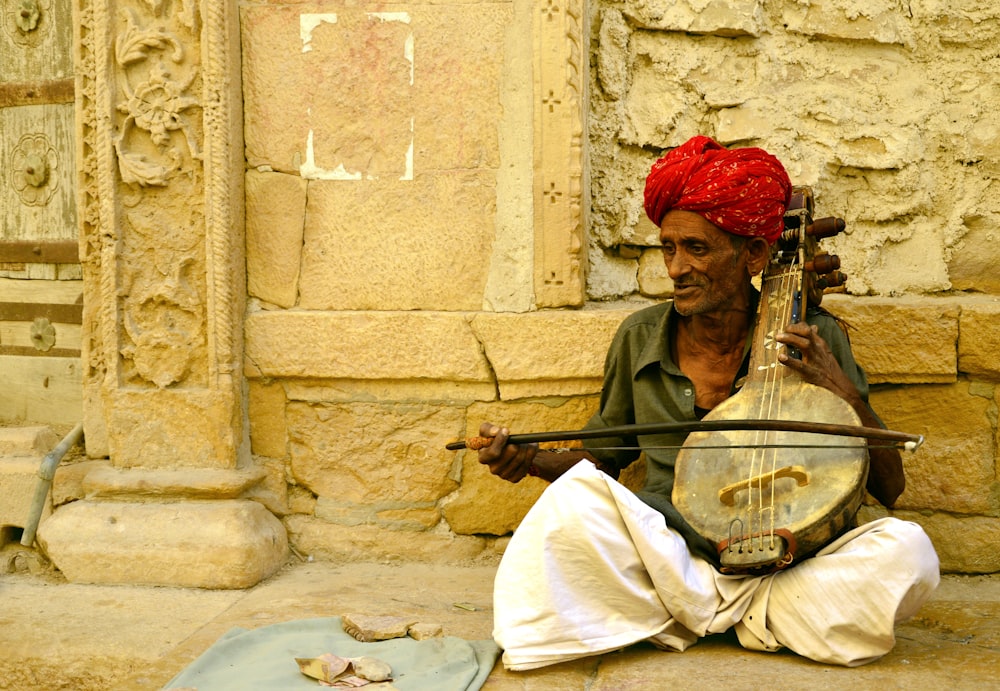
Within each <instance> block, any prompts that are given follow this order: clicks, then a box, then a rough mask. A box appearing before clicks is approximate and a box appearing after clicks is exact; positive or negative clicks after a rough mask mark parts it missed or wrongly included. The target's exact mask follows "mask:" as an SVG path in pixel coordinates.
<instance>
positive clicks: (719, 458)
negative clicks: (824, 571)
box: [672, 187, 868, 573]
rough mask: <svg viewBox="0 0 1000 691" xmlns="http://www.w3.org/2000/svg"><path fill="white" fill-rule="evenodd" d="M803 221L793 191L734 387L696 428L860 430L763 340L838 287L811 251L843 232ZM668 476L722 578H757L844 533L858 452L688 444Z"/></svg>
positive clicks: (742, 434) (799, 195)
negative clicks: (782, 424)
mask: <svg viewBox="0 0 1000 691" xmlns="http://www.w3.org/2000/svg"><path fill="white" fill-rule="evenodd" d="M812 213H813V198H812V193H811V191H810V190H809V189H808V188H804V187H797V188H795V190H794V192H793V199H792V203H791V204H790V205H789V211H788V212H786V214H785V232H784V234H783V235H782V237H781V238H780V239H779V240H778V242H777V243H775V245H774V246H773V248H772V252H771V257H770V260H769V262H768V265H767V267H766V268H765V270H764V273H763V275H762V277H761V296H760V302H759V305H758V309H757V321H756V325H755V327H754V332H753V336H752V345H751V351H750V365H749V370H748V374H747V378H746V381H745V383H744V384H743V386H742V388H741V389H740V390H739V391H738V392H737V393H736V394H734V395H733V396H731V397H730V398H728V399H726V400H725V401H723V402H722V403H720V404H719V405H718V406H716V407H715V408H713V409H712V410H711V411H709V413H708V414H707V415H706V416H705V418H704V420H705V421H706V422H711V421H724V420H727V419H758V420H762V421H763V420H772V421H774V420H798V421H806V422H814V423H823V424H834V425H843V426H849V427H850V426H856V427H860V426H861V420H860V419H859V418H858V415H857V413H856V412H855V411H854V409H853V408H852V407H851V406H850V405H849V404H848V403H847V402H846V401H845V400H843V399H842V398H841V397H840V396H838V395H836V394H835V393H833V392H831V391H829V390H827V389H824V388H822V387H819V386H815V385H813V384H810V383H808V382H806V381H804V380H803V379H802V378H801V377H800V376H799V375H798V373H796V372H795V371H793V370H792V369H791V368H788V367H784V366H782V365H781V364H780V363H779V361H778V355H779V354H780V353H781V352H783V351H784V350H785V349H786V346H785V345H784V344H781V343H778V342H777V341H775V340H774V335H775V334H776V333H777V332H779V331H782V330H784V328H785V326H786V325H787V324H790V323H794V322H799V321H801V320H803V319H804V318H805V313H806V308H807V306H808V305H810V304H812V305H818V304H819V302H820V301H821V300H822V295H823V289H824V288H825V287H828V286H830V285H838V284H840V283H842V282H843V280H844V278H845V277H844V276H843V274H841V273H840V272H839V268H840V263H839V259H837V258H836V257H835V256H832V255H828V254H822V253H819V252H817V241H818V240H819V239H820V238H821V237H829V236H830V235H834V234H836V233H838V232H840V231H841V230H843V228H844V222H843V221H842V220H840V219H833V218H830V219H821V220H819V221H815V222H814V221H813V218H812ZM789 354H790V355H791V356H792V357H795V356H797V353H794V352H790V353H789ZM790 447H794V448H790ZM674 472H675V477H674V488H673V495H672V501H673V504H674V506H675V507H676V508H677V510H678V511H679V512H680V514H681V515H682V516H683V517H684V518H685V520H687V521H688V523H689V524H690V525H691V527H692V528H694V530H695V531H696V532H697V533H698V534H700V535H701V536H702V537H704V538H706V539H707V540H709V541H710V542H712V543H713V544H715V545H716V547H717V549H718V551H719V559H720V561H721V564H722V570H723V571H724V572H733V573H766V572H769V571H774V570H777V569H780V568H784V567H785V566H787V565H788V564H790V563H792V561H793V560H795V559H801V558H803V557H806V556H808V555H810V554H812V553H813V552H815V551H816V550H818V549H820V548H821V547H822V546H823V545H825V544H827V543H828V542H830V541H831V540H832V539H833V538H834V537H836V536H837V535H838V534H839V533H841V532H842V531H843V530H844V529H845V528H847V527H848V526H849V525H850V524H851V522H852V520H853V518H854V515H855V514H856V513H857V510H858V508H859V507H860V505H861V500H862V498H863V496H864V488H865V481H866V478H867V474H868V447H867V442H866V441H865V439H863V438H861V437H843V438H840V439H838V440H837V441H836V442H834V441H833V440H832V439H831V438H830V437H825V438H824V437H822V436H820V435H815V434H802V433H798V432H788V431H773V430H767V429H759V430H755V431H729V430H726V431H704V432H694V433H692V434H690V435H689V436H688V438H687V440H686V441H685V443H684V445H683V447H682V448H681V450H680V451H679V453H678V455H677V460H676V465H675V469H674Z"/></svg>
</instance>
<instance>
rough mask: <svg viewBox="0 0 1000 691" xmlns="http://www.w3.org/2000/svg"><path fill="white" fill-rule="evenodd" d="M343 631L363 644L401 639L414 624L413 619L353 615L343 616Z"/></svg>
mask: <svg viewBox="0 0 1000 691" xmlns="http://www.w3.org/2000/svg"><path fill="white" fill-rule="evenodd" d="M343 623H344V631H346V632H347V633H349V634H350V635H351V636H353V637H354V638H355V639H357V640H359V641H362V642H363V643H371V642H372V641H386V640H389V639H392V638H402V637H403V636H405V635H406V633H407V631H409V629H410V626H412V625H413V624H415V623H416V621H414V620H413V619H405V618H403V617H393V616H387V615H373V614H355V613H347V614H344V615H343Z"/></svg>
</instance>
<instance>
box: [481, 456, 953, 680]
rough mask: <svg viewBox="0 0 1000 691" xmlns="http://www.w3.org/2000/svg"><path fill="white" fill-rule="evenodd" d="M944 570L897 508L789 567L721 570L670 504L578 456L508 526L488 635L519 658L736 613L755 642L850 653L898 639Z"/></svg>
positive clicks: (647, 635)
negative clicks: (695, 546)
mask: <svg viewBox="0 0 1000 691" xmlns="http://www.w3.org/2000/svg"><path fill="white" fill-rule="evenodd" d="M938 580H939V572H938V559H937V555H936V553H935V552H934V548H933V546H932V545H931V543H930V540H929V539H928V538H927V536H926V535H925V534H924V532H923V530H922V529H921V528H920V527H919V526H917V525H916V524H914V523H909V522H906V521H901V520H898V519H895V518H884V519H881V520H878V521H874V522H872V523H868V524H866V525H863V526H861V527H859V528H856V529H854V530H852V531H850V532H848V533H846V534H845V535H843V536H841V537H840V538H838V539H837V540H836V541H834V542H833V543H831V544H829V545H827V546H826V547H825V548H824V549H823V550H821V551H820V552H819V553H817V554H816V555H815V556H813V557H811V558H810V559H808V560H806V561H804V562H802V563H801V564H798V565H796V566H795V567H794V568H790V569H787V570H785V571H780V572H778V573H775V574H770V575H767V576H734V575H725V574H721V573H719V572H718V571H717V570H716V569H715V568H713V566H712V565H711V564H710V563H708V562H707V561H705V560H703V559H701V558H699V557H696V556H693V555H692V554H691V552H690V551H689V550H688V548H687V544H686V543H685V542H684V539H683V538H682V537H681V536H680V535H679V534H678V533H677V532H676V531H674V530H673V529H672V528H669V527H668V526H667V525H666V523H665V521H664V518H663V516H662V514H660V513H659V512H658V511H656V510H654V509H652V508H650V507H649V506H647V505H646V504H645V503H643V502H642V501H641V500H640V499H639V498H638V497H636V496H635V494H633V493H632V492H631V491H629V490H628V489H626V488H625V487H624V486H622V485H621V484H619V483H618V482H616V481H615V480H613V479H612V478H610V477H608V476H607V475H605V474H604V473H602V472H601V471H599V470H597V469H596V468H595V467H594V466H593V465H592V464H591V463H588V462H585V461H584V462H581V463H578V464H577V465H576V466H574V467H573V468H572V469H571V470H570V471H568V472H567V473H566V474H565V475H563V476H562V477H561V478H559V480H557V481H556V482H554V483H553V484H552V485H551V486H550V487H549V488H548V489H546V491H545V492H544V494H543V495H542V496H541V497H540V498H539V500H538V501H537V502H536V504H535V506H533V507H532V509H531V511H529V512H528V515H527V516H526V517H525V518H524V520H523V521H522V522H521V525H520V526H519V527H518V529H517V531H516V532H515V534H514V537H513V538H512V539H511V542H510V544H509V545H508V547H507V550H506V552H505V553H504V557H503V560H502V561H501V563H500V568H499V570H498V571H497V576H496V584H495V589H494V631H493V637H494V639H495V640H496V642H497V643H498V644H499V645H500V647H502V648H503V649H504V651H505V652H504V656H503V660H504V665H505V666H506V667H507V668H508V669H514V670H525V669H533V668H536V667H541V666H544V665H550V664H554V663H557V662H563V661H566V660H572V659H575V658H579V657H585V656H588V655H597V654H600V653H604V652H608V651H611V650H616V649H619V648H622V647H624V646H627V645H630V644H632V643H637V642H639V641H643V640H647V639H648V640H650V641H652V642H653V643H655V644H656V645H658V646H660V647H663V648H666V649H671V650H678V651H681V650H684V649H686V648H687V647H689V646H690V645H692V644H694V643H695V642H696V641H697V640H698V639H699V638H700V637H702V636H705V635H707V634H712V633H721V632H723V631H726V630H728V629H730V628H731V627H735V628H736V633H737V635H738V637H739V640H740V643H741V644H742V645H743V646H745V647H747V648H750V649H754V650H778V649H780V648H782V647H787V648H789V649H791V650H793V651H795V652H796V653H798V654H800V655H803V656H805V657H808V658H811V659H813V660H818V661H820V662H828V663H834V664H841V665H848V666H856V665H862V664H865V663H866V662H871V661H872V660H875V659H877V658H879V657H881V656H882V655H885V654H886V653H887V652H888V651H889V650H891V649H892V646H893V644H894V643H895V635H894V631H893V629H894V626H895V624H896V623H897V622H899V621H902V620H904V619H907V618H909V617H911V616H912V615H913V614H915V613H916V611H917V610H918V609H919V608H920V606H921V605H922V604H923V603H924V602H925V601H926V600H927V598H928V597H930V595H931V593H932V592H933V591H934V588H936V587H937V584H938Z"/></svg>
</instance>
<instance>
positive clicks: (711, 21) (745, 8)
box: [629, 0, 764, 36]
mask: <svg viewBox="0 0 1000 691" xmlns="http://www.w3.org/2000/svg"><path fill="white" fill-rule="evenodd" d="M630 7H632V6H630ZM634 7H635V9H633V10H631V11H630V13H629V14H630V16H631V17H632V18H633V19H634V20H635V21H636V23H637V24H638V25H639V26H640V27H642V28H646V29H662V30H667V31H684V32H689V33H693V34H715V35H716V36H747V35H749V36H759V35H760V34H761V32H762V31H763V28H764V14H763V11H764V3H763V2H762V1H761V0H735V1H730V2H725V1H723V0H709V1H708V2H698V1H693V2H692V0H681V1H680V2H671V1H669V0H653V1H652V2H646V3H641V4H637V5H635V6H634Z"/></svg>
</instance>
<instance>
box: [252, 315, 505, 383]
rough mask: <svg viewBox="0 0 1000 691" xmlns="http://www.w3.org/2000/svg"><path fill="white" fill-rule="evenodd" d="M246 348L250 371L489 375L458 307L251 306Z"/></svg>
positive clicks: (486, 379)
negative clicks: (352, 309) (275, 308)
mask: <svg viewBox="0 0 1000 691" xmlns="http://www.w3.org/2000/svg"><path fill="white" fill-rule="evenodd" d="M246 351H247V358H248V359H249V360H250V361H251V362H252V363H253V370H252V371H251V376H255V375H257V374H258V373H259V375H263V376H266V377H314V378H331V379H388V380H407V379H431V380H433V379H445V380H453V381H458V382H475V383H490V382H491V381H492V376H491V374H490V371H489V368H488V367H487V363H486V359H485V358H484V357H483V353H482V347H481V346H480V344H479V342H478V340H477V339H476V337H475V336H474V334H473V332H472V330H471V329H470V328H469V325H468V323H467V321H466V318H465V316H464V315H461V314H448V313H442V312H402V313H400V312H323V313H307V312H283V311H282V312H255V313H253V314H250V315H248V316H247V320H246ZM442 353H447V357H442Z"/></svg>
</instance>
